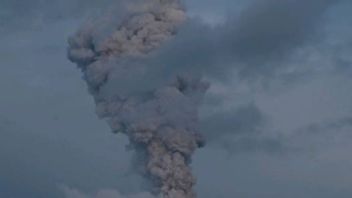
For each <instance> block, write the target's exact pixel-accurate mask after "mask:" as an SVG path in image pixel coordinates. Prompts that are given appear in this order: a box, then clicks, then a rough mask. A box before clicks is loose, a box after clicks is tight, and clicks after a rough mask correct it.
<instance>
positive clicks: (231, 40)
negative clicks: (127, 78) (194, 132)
mask: <svg viewBox="0 0 352 198" xmlns="http://www.w3.org/2000/svg"><path fill="white" fill-rule="evenodd" d="M112 2H113V0H103V1H93V0H52V1H50V2H48V1H45V0H27V1H20V0H0V43H1V44H0V91H1V94H0V109H1V110H0V197H1V198H48V197H49V198H70V197H65V195H64V192H63V190H62V189H63V187H70V188H73V189H78V190H79V191H81V192H84V193H86V194H94V193H96V192H98V191H100V190H101V189H114V190H117V191H119V192H121V193H122V194H131V193H137V192H140V191H143V190H144V189H143V186H144V184H145V181H144V180H143V178H141V177H140V176H138V174H136V173H135V172H134V171H133V168H132V165H131V163H133V159H132V156H133V153H131V152H130V151H126V149H125V146H126V144H127V143H128V142H127V139H126V137H124V136H123V135H114V134H112V133H111V132H110V130H109V128H108V126H107V125H106V123H105V122H104V121H102V120H99V119H98V118H97V116H96V115H95V110H94V102H93V99H92V98H91V96H90V95H89V94H88V91H87V88H86V85H85V83H84V81H83V80H82V78H81V73H80V71H79V70H78V69H76V67H75V65H74V64H72V63H70V62H69V61H68V60H67V58H66V48H67V37H68V36H69V35H71V34H73V33H74V32H75V31H76V30H77V29H78V27H80V25H81V24H82V23H83V22H84V21H85V20H87V18H92V17H94V16H96V15H98V14H99V13H102V12H103V10H104V9H106V8H108V7H110V6H111V5H113V4H112ZM186 4H187V10H188V14H189V16H191V17H193V18H198V19H193V20H194V21H197V23H203V26H206V27H208V29H210V30H209V32H204V34H201V33H202V31H197V27H198V26H197V27H192V28H191V29H189V30H188V29H187V28H186V30H185V31H184V32H181V33H180V37H179V40H177V41H176V42H175V45H176V46H178V45H179V44H180V43H181V44H182V43H183V42H185V41H188V40H187V39H190V38H191V39H192V38H198V37H199V38H201V39H199V42H200V43H201V45H194V46H188V49H185V52H184V53H188V52H192V53H198V54H195V56H194V57H195V59H200V63H202V61H201V60H203V59H204V62H211V63H213V64H209V65H207V64H206V65H204V68H202V69H203V70H204V72H205V74H206V75H205V77H206V78H207V79H208V80H209V81H210V82H211V83H212V85H211V88H210V90H209V92H208V94H207V95H206V98H205V102H204V104H203V106H202V108H201V111H200V117H201V126H200V127H201V129H202V132H203V133H204V135H205V136H206V137H207V139H208V144H207V146H206V147H205V148H203V149H201V150H199V151H197V153H196V155H195V156H194V160H193V162H192V166H193V169H194V172H195V174H196V176H197V177H198V183H197V186H196V191H197V193H198V195H199V197H200V198H236V197H239V198H257V197H262V198H271V197H279V198H296V197H300V198H350V197H352V188H351V185H352V171H351V167H352V158H351V156H350V150H351V149H352V144H351V143H352V133H351V130H352V92H351V90H352V78H351V77H352V58H351V55H350V53H351V50H352V14H351V13H352V3H351V2H350V1H348V0H345V1H344V0H340V1H335V0H248V1H244V0H217V1H211V0H189V1H187V2H186ZM199 21H201V22H199ZM200 28H201V27H200ZM189 35H192V37H190V36H189ZM213 38H214V40H215V41H216V45H215V47H216V48H215V49H211V47H212V46H213V47H214V45H213V44H214V43H212V42H213V41H214V40H213ZM192 40H193V39H192ZM210 40H212V41H210ZM167 50H168V49H166V52H168V51H167ZM165 59H166V58H165ZM166 61H169V62H170V64H174V65H177V64H180V63H182V64H187V61H185V60H179V62H178V61H177V60H175V59H173V58H172V57H168V58H167V60H166ZM214 64H215V65H216V66H214Z"/></svg>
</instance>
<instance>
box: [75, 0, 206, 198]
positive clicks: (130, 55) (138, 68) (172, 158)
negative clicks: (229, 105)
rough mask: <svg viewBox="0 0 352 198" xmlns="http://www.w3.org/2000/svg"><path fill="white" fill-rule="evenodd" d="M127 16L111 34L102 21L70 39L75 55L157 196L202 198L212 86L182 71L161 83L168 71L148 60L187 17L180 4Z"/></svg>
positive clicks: (149, 5) (143, 8)
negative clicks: (203, 113) (201, 116)
mask: <svg viewBox="0 0 352 198" xmlns="http://www.w3.org/2000/svg"><path fill="white" fill-rule="evenodd" d="M126 10H127V12H128V14H126V15H125V16H123V20H121V21H119V19H116V21H119V22H120V24H118V25H117V26H116V27H114V30H113V31H110V32H109V33H108V34H107V33H106V31H102V29H104V27H103V26H105V24H104V23H106V24H108V25H111V22H109V20H101V21H99V22H97V23H91V24H89V25H86V26H85V27H83V28H82V29H81V30H79V31H78V32H77V33H76V34H75V35H74V36H72V37H70V38H69V49H68V57H69V59H70V60H71V61H72V62H74V63H76V64H77V65H78V67H79V68H80V69H81V70H82V72H83V75H84V79H85V81H86V82H87V84H88V87H89V91H90V93H91V94H92V95H93V97H94V99H95V103H96V106H97V107H96V109H97V110H96V111H97V114H98V116H99V117H100V118H104V119H106V120H107V121H108V123H109V125H110V127H111V129H112V130H113V132H122V133H124V134H126V135H127V136H128V137H129V140H130V142H131V147H132V148H133V149H134V150H136V151H137V153H138V155H141V156H142V157H139V158H138V159H139V163H140V164H141V165H142V167H143V168H142V173H143V174H144V175H145V176H147V177H148V178H150V179H151V181H152V183H153V188H152V189H151V191H152V192H153V193H154V194H155V195H160V196H162V197H164V198H194V197H196V195H195V193H194V191H193V190H192V187H193V186H194V185H195V178H194V176H193V175H192V173H191V168H190V166H189V164H190V161H191V156H192V154H193V153H194V151H195V150H196V149H197V148H198V147H201V146H203V144H204V141H203V138H202V136H201V135H200V134H199V133H198V127H197V123H198V117H197V114H198V106H199V104H200V102H201V100H202V98H203V95H204V94H205V92H206V90H207V89H208V84H207V83H206V82H204V81H202V79H201V77H199V76H194V75H185V74H182V73H180V74H174V76H169V75H167V77H160V76H163V74H160V73H159V72H157V71H159V69H160V68H155V67H156V66H153V65H152V64H148V61H144V60H146V59H147V57H148V56H151V55H152V54H153V51H155V50H156V49H158V48H159V47H161V46H162V45H163V44H164V43H166V42H167V41H168V40H170V39H171V38H172V37H173V36H174V35H175V34H176V32H177V29H178V27H179V26H180V25H181V24H182V22H183V21H185V19H186V15H185V11H184V9H183V7H182V5H181V4H180V2H179V1H178V0H148V1H135V2H134V3H133V4H131V3H130V4H127V6H126ZM102 32H104V33H102ZM165 67H167V65H166V66H165ZM169 77H170V78H169ZM154 79H159V80H154Z"/></svg>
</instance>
